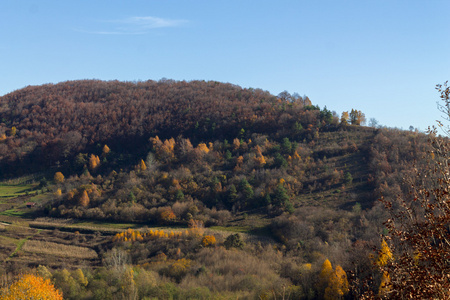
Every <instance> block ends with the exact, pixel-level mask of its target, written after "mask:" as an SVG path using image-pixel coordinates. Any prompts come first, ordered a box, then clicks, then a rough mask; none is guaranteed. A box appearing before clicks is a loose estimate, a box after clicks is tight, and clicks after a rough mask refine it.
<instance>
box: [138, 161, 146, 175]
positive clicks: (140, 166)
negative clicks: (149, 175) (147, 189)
mask: <svg viewBox="0 0 450 300" xmlns="http://www.w3.org/2000/svg"><path fill="white" fill-rule="evenodd" d="M139 170H140V171H141V172H144V171H145V170H147V165H146V164H145V162H144V160H143V159H141V161H140V163H139Z"/></svg>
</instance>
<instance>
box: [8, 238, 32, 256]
mask: <svg viewBox="0 0 450 300" xmlns="http://www.w3.org/2000/svg"><path fill="white" fill-rule="evenodd" d="M27 240H28V238H25V239H21V240H19V242H18V243H17V247H16V250H14V252H13V253H11V255H10V256H9V258H11V257H14V255H16V253H17V252H19V251H20V249H22V247H23V245H24V244H25V242H26V241H27Z"/></svg>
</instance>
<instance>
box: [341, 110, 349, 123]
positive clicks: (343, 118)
mask: <svg viewBox="0 0 450 300" xmlns="http://www.w3.org/2000/svg"><path fill="white" fill-rule="evenodd" d="M349 119H350V117H349V115H348V111H344V112H343V113H342V115H341V124H343V125H347V124H348V121H349Z"/></svg>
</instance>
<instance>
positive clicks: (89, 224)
mask: <svg viewBox="0 0 450 300" xmlns="http://www.w3.org/2000/svg"><path fill="white" fill-rule="evenodd" d="M71 225H73V226H83V227H98V228H106V229H128V228H132V229H136V228H140V227H142V224H133V223H107V222H96V221H86V222H76V223H73V224H71Z"/></svg>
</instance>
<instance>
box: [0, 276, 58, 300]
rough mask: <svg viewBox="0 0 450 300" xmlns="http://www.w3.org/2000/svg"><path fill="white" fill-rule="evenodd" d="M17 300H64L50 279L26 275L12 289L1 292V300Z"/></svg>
mask: <svg viewBox="0 0 450 300" xmlns="http://www.w3.org/2000/svg"><path fill="white" fill-rule="evenodd" d="M17 299H39V300H62V299H63V296H62V293H61V292H60V291H59V290H57V289H56V288H55V287H54V286H53V284H52V283H51V281H50V279H44V278H42V277H40V276H36V275H32V274H26V275H23V276H22V277H21V278H20V279H19V280H18V281H16V282H15V283H13V284H12V285H11V286H10V287H8V288H4V289H2V291H1V294H0V300H17Z"/></svg>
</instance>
